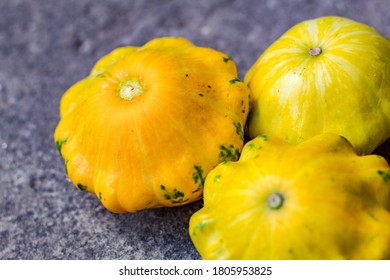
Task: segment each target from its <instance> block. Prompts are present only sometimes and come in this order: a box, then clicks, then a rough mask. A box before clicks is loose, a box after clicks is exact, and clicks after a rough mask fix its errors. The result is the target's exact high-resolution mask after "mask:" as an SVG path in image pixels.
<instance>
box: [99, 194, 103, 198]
mask: <svg viewBox="0 0 390 280" xmlns="http://www.w3.org/2000/svg"><path fill="white" fill-rule="evenodd" d="M99 199H100V200H103V194H102V192H99Z"/></svg>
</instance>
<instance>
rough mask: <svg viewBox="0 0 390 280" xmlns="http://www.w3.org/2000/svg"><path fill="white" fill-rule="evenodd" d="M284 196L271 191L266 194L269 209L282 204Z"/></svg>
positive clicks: (277, 207)
mask: <svg viewBox="0 0 390 280" xmlns="http://www.w3.org/2000/svg"><path fill="white" fill-rule="evenodd" d="M283 201H284V198H283V196H282V195H281V194H280V193H271V194H270V195H269V196H268V201H267V202H268V206H269V208H271V209H279V208H280V207H282V205H283Z"/></svg>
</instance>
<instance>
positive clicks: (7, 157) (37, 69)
mask: <svg viewBox="0 0 390 280" xmlns="http://www.w3.org/2000/svg"><path fill="white" fill-rule="evenodd" d="M324 15H338V16H344V17H348V18H351V19H354V20H356V21H360V22H363V23H365V24H368V25H371V26H373V27H374V28H376V29H377V30H378V31H379V32H381V33H382V34H383V35H385V36H387V37H389V36H390V2H389V1H388V0H371V1H366V0H322V1H312V0H293V1H287V0H286V1H278V0H264V1H261V0H245V1H244V0H243V1H238V0H236V1H235V0H197V1H191V0H180V1H179V0H128V1H120V0H115V1H114V0H113V1H97V0H58V1H56V0H52V1H50V0H0V259H199V255H198V254H197V252H196V250H195V249H194V247H193V245H192V243H191V240H190V238H189V236H188V220H189V218H190V216H191V214H192V213H193V212H195V211H196V210H197V209H199V208H200V207H201V206H202V202H201V201H199V202H196V203H193V204H190V205H187V206H182V207H179V208H162V209H153V210H146V211H142V212H139V213H129V214H122V215H116V214H113V213H110V212H108V211H107V210H105V208H104V207H103V206H102V205H101V204H100V202H99V200H98V199H97V198H96V197H95V196H94V195H92V194H90V193H85V192H81V191H77V190H76V189H75V188H74V187H73V185H72V184H71V183H70V182H69V181H68V180H67V178H66V175H65V170H64V166H63V162H62V158H61V157H60V155H59V153H58V151H57V149H56V147H55V144H54V141H53V132H54V129H55V127H56V125H57V122H58V120H59V115H58V105H59V102H60V98H61V96H62V94H63V93H64V92H65V91H66V89H67V88H69V87H70V86H71V85H72V84H74V83H75V82H77V81H78V80H80V79H82V78H83V77H85V76H87V75H88V73H89V71H90V69H91V67H92V66H93V65H94V63H95V62H96V61H97V60H98V59H99V58H100V57H101V56H103V55H105V54H106V53H108V52H110V51H111V50H113V49H114V48H117V47H120V46H123V45H135V46H140V45H143V44H145V43H146V42H147V41H149V40H151V39H153V38H156V37H161V36H181V37H185V38H187V39H189V40H190V41H192V42H193V43H194V44H196V45H199V46H205V47H210V48H214V49H217V50H219V51H221V52H224V53H226V54H228V55H229V56H230V57H232V58H233V60H234V61H235V62H236V64H237V68H238V72H239V77H240V78H243V77H244V75H245V73H246V71H247V70H248V69H249V68H250V66H251V65H252V64H253V63H254V62H255V60H256V59H257V58H258V56H259V55H260V54H261V53H262V52H263V51H264V50H265V49H266V48H267V47H268V46H269V45H270V44H271V43H272V42H273V41H275V40H276V39H277V38H278V37H279V36H280V35H282V33H284V32H285V31H286V30H287V29H289V28H290V27H291V26H292V25H294V24H296V23H298V22H300V21H303V20H306V19H310V18H315V17H319V16H324ZM380 151H381V152H385V151H388V149H387V150H386V148H381V149H380Z"/></svg>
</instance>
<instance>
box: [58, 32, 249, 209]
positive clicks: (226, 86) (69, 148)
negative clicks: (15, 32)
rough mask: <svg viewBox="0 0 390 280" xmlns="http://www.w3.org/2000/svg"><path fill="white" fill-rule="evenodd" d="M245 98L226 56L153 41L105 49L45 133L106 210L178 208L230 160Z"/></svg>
mask: <svg viewBox="0 0 390 280" xmlns="http://www.w3.org/2000/svg"><path fill="white" fill-rule="evenodd" d="M249 100H250V92H249V89H248V87H247V86H246V85H245V84H244V83H242V82H241V81H240V80H239V79H238V78H237V71H236V66H235V63H234V62H233V61H232V59H231V58H230V57H228V56H227V55H226V54H223V53H221V52H218V51H216V50H213V49H209V48H202V47H197V46H195V45H193V44H192V43H191V42H189V41H188V40H186V39H183V38H157V39H154V40H152V41H150V42H149V43H147V44H146V45H144V46H142V47H133V46H129V47H122V48H119V49H116V50H114V51H113V52H112V53H110V54H108V55H107V56H105V57H103V58H102V59H101V60H99V61H98V62H97V63H96V65H95V66H94V68H93V69H92V71H91V73H90V75H89V76H88V77H86V78H85V79H83V80H81V81H80V82H78V83H76V84H75V85H74V86H72V87H71V88H70V89H69V90H68V91H67V92H66V93H65V94H64V96H63V98H62V100H61V104H60V117H61V119H60V121H59V123H58V126H57V128H56V130H55V135H54V139H55V142H56V145H57V147H58V149H59V151H60V153H61V155H62V157H63V159H64V162H65V166H66V170H67V174H68V176H69V178H70V180H71V181H72V182H73V184H74V185H75V186H77V187H78V188H79V189H81V190H85V191H88V192H92V193H95V194H96V196H97V197H98V198H99V199H100V200H101V202H102V203H103V205H104V206H105V207H106V208H107V209H109V210H110V211H112V212H115V213H124V212H134V211H138V210H143V209H146V208H154V207H165V206H166V207H171V206H178V205H183V204H186V203H190V202H192V201H195V200H198V199H199V198H201V197H202V191H203V183H204V178H205V177H206V175H207V173H208V171H209V170H211V169H212V168H214V167H215V166H216V165H217V164H218V163H220V162H222V161H224V160H237V159H238V156H239V154H240V151H241V149H242V146H243V141H244V138H243V134H244V132H243V129H244V126H245V122H246V118H247V114H248V110H249Z"/></svg>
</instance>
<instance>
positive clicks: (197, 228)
mask: <svg viewBox="0 0 390 280" xmlns="http://www.w3.org/2000/svg"><path fill="white" fill-rule="evenodd" d="M206 224H207V222H205V221H201V222H200V223H199V224H197V225H196V226H195V227H194V229H193V230H192V236H196V235H197V233H199V232H203V230H204V227H205V225H206Z"/></svg>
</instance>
